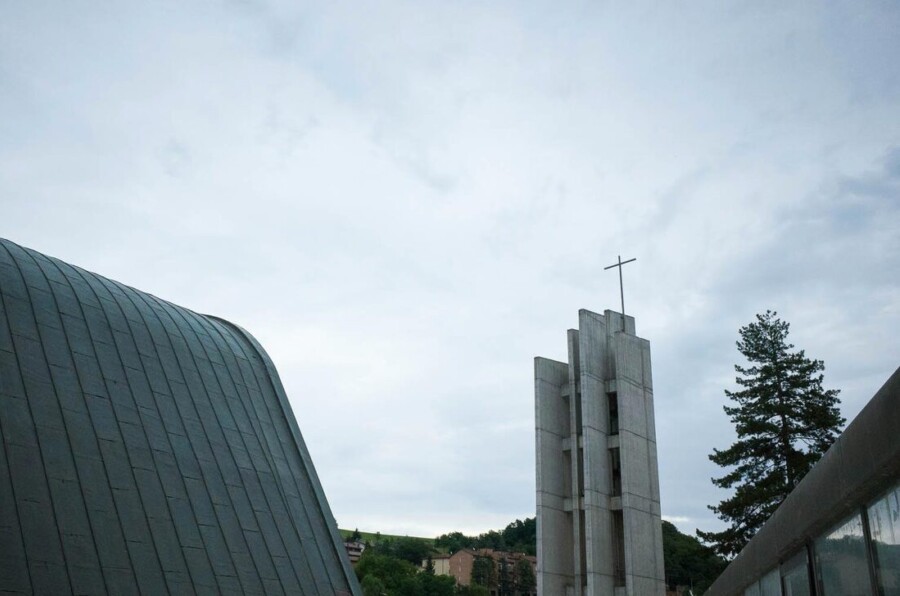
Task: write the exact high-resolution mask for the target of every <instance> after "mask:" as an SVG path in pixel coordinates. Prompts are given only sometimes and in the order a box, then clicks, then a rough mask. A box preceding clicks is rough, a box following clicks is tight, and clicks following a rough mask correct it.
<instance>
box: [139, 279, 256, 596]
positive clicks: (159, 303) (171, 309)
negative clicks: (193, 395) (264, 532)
mask: <svg viewBox="0 0 900 596" xmlns="http://www.w3.org/2000/svg"><path fill="white" fill-rule="evenodd" d="M147 297H148V298H150V299H152V300H154V301H155V302H156V304H157V306H158V307H159V308H160V310H161V311H164V312H165V313H166V316H167V317H168V318H169V319H170V320H171V321H172V324H173V325H174V326H175V329H177V331H178V333H179V334H180V335H181V336H182V339H184V340H185V342H186V343H187V344H188V348H189V350H188V352H189V353H190V357H191V359H192V360H193V361H194V366H195V367H196V368H197V370H198V374H199V370H200V367H199V366H197V355H196V354H195V353H194V350H193V349H191V348H190V342H189V341H188V339H187V337H186V335H185V333H186V332H187V331H191V332H192V333H193V334H194V335H195V336H196V335H197V333H196V331H194V330H193V329H191V328H190V326H189V325H188V326H187V328H185V327H183V326H182V325H179V324H178V322H177V321H176V320H175V317H174V315H173V314H172V313H173V312H174V313H176V314H177V315H178V316H179V317H181V318H182V320H184V314H183V313H182V312H181V311H182V309H179V308H176V307H174V306H172V305H171V304H169V303H168V302H166V301H165V300H162V299H160V298H157V297H156V296H152V295H147ZM145 301H146V298H145ZM148 306H150V308H151V309H153V307H152V305H149V304H148ZM153 310H154V311H155V312H156V314H157V316H158V317H159V311H156V310H155V309H153ZM196 341H197V342H198V343H200V345H201V347H203V342H201V341H200V338H199V336H198V337H196ZM204 351H205V348H204ZM210 366H211V364H210ZM213 374H215V373H213ZM200 386H201V387H202V394H203V396H205V398H206V400H207V401H208V403H209V406H210V408H211V409H212V411H213V413H214V414H215V417H216V422H217V424H218V426H219V428H222V429H224V426H223V425H222V422H221V418H220V417H219V416H218V414H217V413H216V412H217V409H216V408H215V407H214V406H213V401H212V398H211V397H210V395H209V390H208V387H207V384H206V381H205V380H204V379H203V378H202V375H200ZM223 398H224V394H223ZM201 426H202V427H203V431H204V434H205V435H206V439H207V441H209V432H208V431H207V430H206V426H205V425H203V424H202V418H201ZM222 436H223V439H224V441H225V446H226V448H227V449H228V455H229V457H231V460H232V462H234V461H236V460H235V457H234V454H233V452H232V449H231V445H230V444H229V443H228V439H227V438H224V432H223V433H222ZM210 448H212V446H210ZM214 456H215V452H214ZM215 465H216V467H217V468H218V469H219V474H220V475H221V469H222V468H221V466H220V465H219V462H218V460H216V461H215ZM222 483H223V484H224V485H225V492H226V493H227V494H228V501H229V502H230V503H231V509H232V511H233V512H234V521H235V522H236V525H237V529H238V534H239V535H240V538H241V542H243V545H244V547H245V548H246V549H247V550H246V552H247V556H248V558H249V559H250V563H251V564H252V566H253V571H254V572H255V574H256V581H257V582H258V584H259V589H260V590H262V589H263V580H262V574H260V572H259V566H258V565H257V563H256V559H254V557H253V555H252V554H251V553H252V550H251V549H250V546H249V544H248V543H247V537H246V535H245V534H244V529H243V528H242V527H241V522H240V518H239V517H238V513H237V512H238V509H237V507H236V506H235V504H234V499H233V497H232V496H231V492H229V491H228V485H227V484H226V483H225V479H224V477H223V478H222ZM241 488H242V490H243V491H244V493H245V494H246V491H247V488H246V487H245V486H241ZM249 499H250V497H249V495H247V500H248V501H249ZM213 509H214V510H215V505H214V506H213ZM216 517H217V518H218V517H219V516H218V514H217V515H216ZM219 523H220V524H221V521H220V522H219ZM221 527H223V528H224V525H221ZM223 534H224V533H223ZM226 543H227V539H226ZM229 551H230V549H229ZM233 559H234V557H232V560H233ZM235 571H236V572H237V574H238V580H239V581H240V580H241V573H240V567H239V566H238V565H237V564H235ZM252 579H253V578H246V577H245V578H244V580H245V581H247V580H252ZM242 583H243V582H242ZM243 589H244V590H245V591H253V590H252V588H251V587H247V586H244V588H243Z"/></svg>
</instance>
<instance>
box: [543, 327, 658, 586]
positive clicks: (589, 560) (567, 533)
mask: <svg viewBox="0 0 900 596" xmlns="http://www.w3.org/2000/svg"><path fill="white" fill-rule="evenodd" d="M568 348H569V349H568V353H569V362H568V364H567V363H565V362H557V361H554V360H549V359H547V358H540V357H538V358H535V361H534V385H535V423H536V435H537V436H536V439H537V441H536V443H537V556H538V567H537V583H538V594H539V595H541V596H607V595H608V596H618V595H627V596H662V595H663V594H664V593H665V575H664V570H663V551H662V522H661V518H660V505H659V472H658V464H657V456H656V424H655V421H654V414H653V382H652V380H651V374H650V342H648V341H647V340H645V339H641V338H639V337H637V336H636V335H635V330H634V318H633V317H628V316H624V317H623V315H621V314H619V313H617V312H613V311H610V310H607V311H605V312H604V313H603V314H602V315H600V314H597V313H594V312H591V311H588V310H580V311H579V312H578V329H577V330H576V329H570V330H569V331H568Z"/></svg>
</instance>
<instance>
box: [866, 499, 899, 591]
mask: <svg viewBox="0 0 900 596" xmlns="http://www.w3.org/2000/svg"><path fill="white" fill-rule="evenodd" d="M869 533H870V534H871V536H872V546H873V550H874V551H875V563H876V569H877V574H878V585H879V587H880V588H881V594H882V595H883V596H900V485H898V486H896V487H894V489H893V490H890V491H888V493H887V494H886V495H885V496H884V497H882V498H881V499H879V500H878V501H876V502H875V503H874V504H873V505H872V506H871V507H869Z"/></svg>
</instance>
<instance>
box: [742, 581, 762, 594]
mask: <svg viewBox="0 0 900 596" xmlns="http://www.w3.org/2000/svg"><path fill="white" fill-rule="evenodd" d="M744 596H760V594H759V582H755V583H754V584H753V585H752V586H749V587H748V588H747V589H746V590H744Z"/></svg>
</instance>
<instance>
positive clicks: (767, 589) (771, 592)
mask: <svg viewBox="0 0 900 596" xmlns="http://www.w3.org/2000/svg"><path fill="white" fill-rule="evenodd" d="M759 593H760V596H781V576H780V575H779V573H778V570H777V569H773V570H772V571H770V572H769V573H767V574H765V575H764V576H763V578H762V579H761V580H759Z"/></svg>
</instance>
